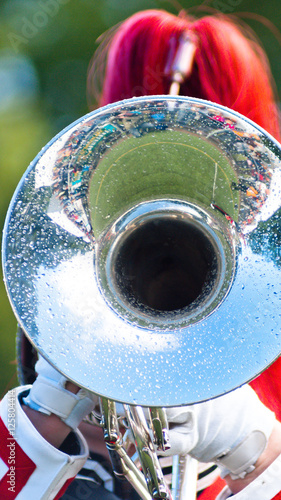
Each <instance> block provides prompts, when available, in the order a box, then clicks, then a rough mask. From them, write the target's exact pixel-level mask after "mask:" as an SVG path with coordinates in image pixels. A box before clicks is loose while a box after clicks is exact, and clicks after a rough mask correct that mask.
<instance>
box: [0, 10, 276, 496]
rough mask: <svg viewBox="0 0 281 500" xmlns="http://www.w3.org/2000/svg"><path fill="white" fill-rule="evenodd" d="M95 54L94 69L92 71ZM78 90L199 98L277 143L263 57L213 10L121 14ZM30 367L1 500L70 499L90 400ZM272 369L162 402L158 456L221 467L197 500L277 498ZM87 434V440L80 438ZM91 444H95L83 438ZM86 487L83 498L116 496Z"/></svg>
mask: <svg viewBox="0 0 281 500" xmlns="http://www.w3.org/2000/svg"><path fill="white" fill-rule="evenodd" d="M105 45H106V49H104V46H105ZM103 57H104V58H105V61H106V64H105V67H104V68H100V67H99V65H100V60H101V58H103ZM102 69H104V71H102ZM100 77H101V78H102V79H103V81H102V88H101V92H99V90H98V85H97V81H98V78H100ZM88 92H89V95H91V96H94V97H95V98H96V100H97V102H98V105H99V106H103V105H106V104H108V103H112V102H115V101H118V100H120V99H126V98H130V97H134V96H141V95H144V96H145V95H156V94H157V95H159V94H169V93H170V94H177V93H178V94H180V95H185V96H190V97H196V98H201V99H206V100H210V101H213V102H215V103H218V104H221V105H224V106H227V107H229V108H231V109H233V110H235V111H238V112H239V113H241V114H243V115H245V116H247V117H248V118H250V119H252V120H253V121H255V122H256V123H257V124H258V125H260V126H261V127H263V128H265V129H266V130H267V131H268V132H270V133H271V134H272V135H273V136H274V137H275V138H276V139H277V140H279V139H280V138H281V134H280V127H279V116H278V108H277V105H276V102H275V96H274V85H273V81H272V77H271V73H270V69H269V65H268V61H267V58H266V56H265V54H264V52H263V50H262V49H261V47H260V45H259V44H258V42H257V41H256V40H255V39H254V37H253V36H252V35H251V34H250V32H248V31H247V30H246V29H245V28H244V27H243V28H240V27H238V25H237V24H236V23H234V22H233V21H232V20H231V19H229V18H227V17H225V16H222V15H212V16H206V17H203V18H201V19H194V18H191V17H189V16H187V15H180V16H179V17H177V16H174V15H171V14H169V13H167V12H165V11H161V10H148V11H144V12H139V13H137V14H135V15H133V16H132V17H131V18H129V19H128V20H126V21H125V22H124V23H122V24H121V25H120V26H119V27H118V28H117V29H116V30H115V33H114V35H113V36H112V37H111V39H110V41H109V42H108V41H106V42H105V43H104V44H103V45H102V47H101V49H100V50H99V51H97V54H96V56H95V58H94V60H93V64H92V66H91V68H90V71H89V78H88ZM36 372H37V374H38V376H37V378H36V380H35V382H34V383H33V384H32V385H28V386H25V387H20V388H17V389H14V390H13V391H11V392H10V393H8V395H6V397H5V398H4V399H3V401H2V402H1V405H0V417H1V419H0V425H1V432H2V444H1V446H0V457H1V461H0V466H1V468H0V474H1V473H2V479H0V493H1V494H2V497H1V498H5V499H8V500H12V499H17V500H22V499H25V498H28V497H31V498H38V499H39V498H40V499H55V500H56V499H58V498H65V499H68V498H69V499H72V498H73V499H74V498H75V499H77V500H78V499H79V493H78V492H77V491H78V490H77V488H76V490H75V488H74V490H72V492H71V493H69V491H70V490H69V489H67V492H66V493H65V491H66V488H67V487H68V485H69V483H70V482H71V481H72V480H73V478H74V476H75V475H76V474H77V473H78V471H79V470H80V469H81V467H82V466H83V464H84V463H85V460H86V457H87V443H86V441H85V439H84V437H83V435H82V434H81V432H80V431H79V430H77V428H78V426H79V425H80V423H81V421H82V419H83V418H84V417H85V416H86V415H87V414H89V412H90V411H91V410H92V409H93V408H94V406H95V405H96V403H97V398H96V396H95V395H94V394H92V393H90V392H89V391H86V390H83V389H80V388H79V387H77V386H76V385H74V384H73V383H71V382H69V381H67V380H66V379H65V378H64V377H63V376H61V375H60V374H59V373H58V372H57V371H56V370H55V369H54V368H52V367H51V366H49V365H48V363H47V362H46V361H45V360H44V359H43V358H40V359H39V361H38V362H37V364H36ZM280 373H281V366H280V359H278V360H277V361H276V362H275V363H274V364H273V365H272V366H271V367H269V368H268V369H267V370H266V371H265V372H264V373H263V374H261V375H260V376H259V377H258V378H257V379H256V380H254V381H253V382H252V383H251V385H252V388H251V387H250V386H248V385H246V386H243V387H242V388H240V389H238V390H236V391H233V392H232V393H230V394H228V395H224V396H222V397H221V398H217V399H215V400H212V401H209V402H206V403H200V404H198V405H194V407H192V408H191V407H181V408H172V409H167V416H168V420H169V422H170V423H171V424H172V425H171V435H170V437H171V450H170V452H169V454H187V453H190V454H191V455H192V456H194V457H195V458H196V459H198V460H199V461H202V462H209V461H214V462H215V463H217V464H218V465H219V466H220V468H221V470H222V472H223V476H224V479H225V481H226V483H224V482H222V480H217V481H216V482H215V483H214V485H212V486H210V487H209V488H207V489H206V490H205V491H203V492H202V493H201V494H200V496H199V498H200V500H206V499H208V500H213V499H215V497H216V495H219V496H218V497H217V498H218V499H219V500H225V499H226V498H229V497H232V498H233V500H252V499H253V497H254V498H255V499H256V500H259V499H260V500H273V499H274V500H281V424H280V422H278V420H280V419H281V382H280V376H279V375H280ZM253 389H254V390H253ZM256 394H258V396H259V397H257V395H256ZM11 408H13V409H14V413H15V415H16V418H17V429H16V431H14V432H13V430H14V428H13V427H12V426H11V420H10V421H9V418H8V416H9V415H10V417H11V412H10V413H9V411H10V409H11ZM234 410H235V411H234ZM276 417H277V420H276ZM87 440H88V443H90V441H91V439H90V437H89V436H88V435H87ZM91 444H92V448H93V449H94V450H95V449H96V444H95V442H93V443H91ZM16 452H17V461H18V462H17V468H16V465H15V464H14V462H13V464H11V463H10V462H9V459H10V460H14V461H15V458H14V457H15V453H16ZM9 457H10V458H9ZM8 465H10V466H11V467H10V469H9V468H8ZM8 470H10V472H9V473H8V472H7V471H8ZM8 474H9V476H8ZM103 477H106V473H103ZM16 478H17V480H16ZM73 484H74V483H73ZM225 484H227V486H225ZM7 485H9V487H7ZM5 488H6V490H5ZM222 488H223V489H222ZM221 490H222V491H221ZM64 493H65V496H64ZM92 493H93V494H92V496H90V495H89V498H93V499H97V498H104V499H105V498H111V499H112V500H113V499H114V498H115V499H116V496H114V495H113V494H112V495H111V496H110V495H108V493H105V492H104V496H103V497H98V496H97V495H96V494H95V491H94V490H92ZM80 498H81V495H80ZM130 498H132V497H130Z"/></svg>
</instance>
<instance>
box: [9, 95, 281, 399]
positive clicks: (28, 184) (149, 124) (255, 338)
mask: <svg viewBox="0 0 281 500" xmlns="http://www.w3.org/2000/svg"><path fill="white" fill-rule="evenodd" d="M280 179H281V175H280V146H279V144H278V143H277V142H276V141H275V140H274V139H273V138H272V137H271V136H270V135H269V134H267V133H266V132H265V131H264V130H262V129H261V128H260V127H258V126H257V125H255V124H254V123H252V122H251V121H250V120H248V119H246V118H245V117H243V116H241V115H239V114H238V113H236V112H234V111H230V110H229V109H227V108H224V107H222V106H219V105H216V104H213V103H211V102H207V101H202V100H199V99H191V98H185V97H172V96H155V97H145V98H134V99H130V100H126V101H122V102H118V103H115V104H112V105H109V106H106V107H104V108H101V109H98V110H96V111H94V112H92V113H90V114H88V115H86V116H84V117H83V118H81V119H79V120H78V121H76V122H75V123H73V124H71V125H70V126H69V127H67V128H66V129H64V130H63V131H62V132H60V133H59V134H58V135H57V136H56V137H55V138H54V139H53V140H52V141H51V142H50V143H49V144H48V145H47V146H46V147H45V148H44V149H43V150H42V151H41V152H40V153H39V155H38V156H37V157H36V158H35V160H34V161H33V162H32V163H31V165H30V166H29V168H28V169H27V171H26V173H25V174H24V176H23V178H22V180H21V181H20V183H19V185H18V188H17V190H16V192H15V194H14V197H13V199H12V202H11V205H10V208H9V211H8V215H7V219H6V223H5V228H4V239H3V267H4V277H5V283H6V287H7V291H8V294H9V298H10V301H11V304H12V307H13V310H14V312H15V315H16V317H17V320H18V322H19V324H20V326H21V327H22V329H23V330H24V332H25V333H26V335H27V337H28V339H29V340H30V342H31V343H32V344H33V345H34V346H35V347H36V349H37V350H38V351H39V352H40V353H41V354H42V355H43V356H44V357H45V358H46V359H47V360H48V361H49V362H50V363H51V364H52V365H53V366H55V367H56V368H57V369H58V370H59V371H61V372H62V373H63V374H64V375H65V376H66V377H67V378H69V379H70V380H72V381H74V382H75V383H77V384H78V385H80V386H82V387H85V388H87V389H90V390H92V391H94V392H96V393H97V394H99V395H101V396H103V397H104V398H108V399H110V400H115V401H120V402H125V403H127V404H130V405H141V406H148V407H158V406H177V405H183V404H184V405H185V404H190V403H196V402H199V401H204V400H207V399H210V398H213V397H216V396H218V395H221V394H224V393H226V392H228V391H230V390H232V389H234V388H235V387H238V386H240V385H241V384H244V383H245V382H247V381H249V380H250V379H252V378H254V377H255V376H257V375H258V374H259V373H260V372H261V371H262V370H264V369H265V368H266V367H267V366H268V365H269V364H270V363H272V362H273V361H274V360H275V359H276V357H277V356H278V355H279V353H280V350H281V347H280V346H281V340H280V325H281V321H280V314H281V313H280V299H281V276H280V274H281V270H280V262H281V261H280V258H281V257H280V224H279V214H280V205H281V196H280V195H281V192H280Z"/></svg>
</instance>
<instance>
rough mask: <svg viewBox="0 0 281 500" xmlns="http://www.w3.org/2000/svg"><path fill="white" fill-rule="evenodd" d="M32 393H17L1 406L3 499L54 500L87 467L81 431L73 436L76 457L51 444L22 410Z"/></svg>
mask: <svg viewBox="0 0 281 500" xmlns="http://www.w3.org/2000/svg"><path fill="white" fill-rule="evenodd" d="M29 389H30V386H24V387H19V388H17V389H13V390H11V391H9V392H8V394H6V396H5V397H4V399H3V400H2V401H1V403H0V417H1V418H0V427H1V429H0V433H1V442H0V498H2V499H4V498H16V500H27V499H30V500H33V499H36V500H53V499H55V498H59V494H60V493H61V494H62V493H63V491H64V489H65V488H66V487H67V486H68V484H69V483H70V482H71V480H72V479H73V478H74V477H75V476H76V475H77V473H78V472H79V471H80V469H81V468H82V467H83V465H84V463H85V462H86V459H87V456H88V447H87V443H86V441H85V439H84V438H83V436H82V434H81V433H80V432H79V431H76V432H75V433H72V434H71V435H70V439H71V441H72V443H71V444H72V446H73V448H75V452H73V454H72V453H71V454H68V453H67V452H65V453H64V452H62V451H60V450H58V449H57V448H54V447H53V446H52V445H51V444H50V443H48V442H47V441H46V440H45V439H44V438H43V437H42V436H41V434H39V432H38V431H37V430H36V429H35V427H34V426H33V425H32V423H31V421H30V420H29V418H28V417H27V416H26V414H25V413H24V411H23V409H22V407H21V404H20V398H21V396H22V395H24V393H25V392H27V391H28V390H29Z"/></svg>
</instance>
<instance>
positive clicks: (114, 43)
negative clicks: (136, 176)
mask: <svg viewBox="0 0 281 500" xmlns="http://www.w3.org/2000/svg"><path fill="white" fill-rule="evenodd" d="M184 45H185V46H184ZM101 56H103V57H104V58H106V65H105V69H104V71H103V72H102V71H101V67H100V58H101ZM179 57H181V58H182V60H183V64H182V63H181V64H182V65H183V68H182V72H181V73H180V72H179V71H178V70H177V65H178V64H179ZM101 73H103V74H101ZM99 79H102V80H103V81H102V89H101V92H99V87H98V85H97V81H98V80H99ZM175 81H176V83H178V87H177V93H179V95H183V96H188V97H196V98H200V99H206V100H209V101H212V102H215V103H217V104H221V105H223V106H226V107H228V108H230V109H233V110H235V111H237V112H239V113H241V114H242V115H244V116H246V117H247V118H250V119H251V120H253V121H254V122H255V123H257V124H258V125H259V126H261V127H262V128H264V129H265V130H266V131H267V132H269V133H270V134H271V135H272V136H273V137H274V138H275V139H277V140H278V141H280V142H281V126H280V113H279V109H278V105H277V98H276V91H275V85H274V81H273V77H272V74H271V71H270V66H269V62H268V59H267V56H266V54H265V52H264V50H263V49H262V47H261V46H260V44H259V43H258V41H257V40H256V38H255V36H254V34H253V33H252V32H251V31H250V29H249V28H248V27H245V26H243V27H241V26H239V24H238V23H237V22H234V21H233V20H232V19H231V18H229V17H227V16H225V15H222V14H217V15H211V16H206V17H202V18H201V19H194V18H192V17H190V16H188V15H186V14H185V13H183V14H182V15H180V16H175V15H172V14H169V13H167V12H166V11H162V10H147V11H143V12H139V13H136V14H135V15H133V16H132V17H130V18H129V19H127V20H126V21H125V22H124V23H123V24H121V26H120V27H119V28H118V30H117V31H116V33H115V35H114V36H113V37H112V39H111V41H110V43H109V47H107V49H106V50H104V49H103V48H102V49H101V51H100V52H99V51H97V53H96V55H95V57H94V60H93V62H92V64H91V66H90V69H89V75H88V94H89V97H90V99H91V100H94V101H96V102H97V103H98V106H104V105H106V104H109V103H113V102H115V101H119V100H121V99H127V98H131V97H134V96H136V97H137V96H145V95H157V94H169V93H171V89H173V88H175V87H173V83H175ZM280 375H281V358H279V359H278V360H277V361H276V362H275V363H273V364H272V365H271V366H270V367H269V368H268V369H267V370H266V371H265V372H264V373H263V374H262V375H260V376H259V377H258V378H257V379H255V380H254V381H252V382H251V385H252V387H253V388H254V389H255V391H256V392H257V394H258V395H259V397H260V399H261V400H262V401H263V402H264V403H265V404H266V405H267V406H268V407H269V408H271V409H272V410H273V411H274V412H275V413H276V415H277V417H278V419H279V420H281V376H280Z"/></svg>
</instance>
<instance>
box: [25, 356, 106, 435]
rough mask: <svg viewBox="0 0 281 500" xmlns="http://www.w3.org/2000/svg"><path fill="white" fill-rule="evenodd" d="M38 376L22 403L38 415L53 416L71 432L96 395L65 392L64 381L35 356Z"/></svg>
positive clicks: (93, 405) (92, 405) (87, 410)
mask: <svg viewBox="0 0 281 500" xmlns="http://www.w3.org/2000/svg"><path fill="white" fill-rule="evenodd" d="M35 370H36V372H37V373H38V376H37V378H36V380H35V382H34V383H33V385H32V387H31V390H30V392H29V394H28V396H27V397H26V398H24V404H25V405H27V406H29V407H30V408H32V409H33V410H37V411H39V412H41V413H45V414H47V415H50V414H51V413H54V414H55V415H57V416H58V417H60V419H61V420H63V421H64V422H65V423H66V424H67V425H68V426H69V427H71V428H72V429H77V427H78V425H79V424H80V422H81V421H82V420H83V418H85V417H86V416H87V415H88V414H89V413H90V412H91V411H92V410H93V409H94V407H95V406H96V404H97V403H98V396H97V395H96V394H94V393H92V392H90V391H87V390H86V389H79V391H78V392H77V394H74V393H73V392H70V391H68V390H66V389H65V385H66V383H67V382H68V380H67V379H66V378H65V377H64V376H63V375H61V373H59V372H58V371H57V370H56V369H55V368H53V367H52V366H51V365H50V364H49V363H47V361H46V360H45V359H44V358H43V357H42V356H39V360H38V361H37V363H36V365H35Z"/></svg>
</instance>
